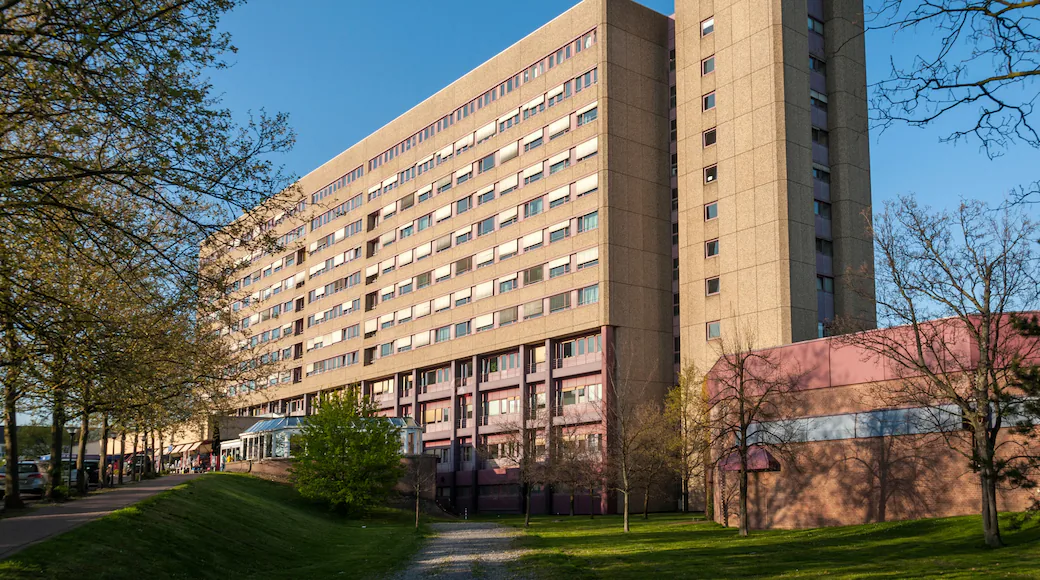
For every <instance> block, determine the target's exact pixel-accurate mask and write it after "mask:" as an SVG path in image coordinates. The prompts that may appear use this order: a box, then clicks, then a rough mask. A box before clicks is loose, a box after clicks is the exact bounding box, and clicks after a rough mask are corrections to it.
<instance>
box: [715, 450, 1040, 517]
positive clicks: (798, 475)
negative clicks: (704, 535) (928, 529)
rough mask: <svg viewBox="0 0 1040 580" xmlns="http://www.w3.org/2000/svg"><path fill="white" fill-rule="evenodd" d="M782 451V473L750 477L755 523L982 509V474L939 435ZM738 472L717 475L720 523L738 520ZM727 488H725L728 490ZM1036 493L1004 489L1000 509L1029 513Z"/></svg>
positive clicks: (750, 503)
mask: <svg viewBox="0 0 1040 580" xmlns="http://www.w3.org/2000/svg"><path fill="white" fill-rule="evenodd" d="M792 447H793V449H791V450H790V452H789V453H784V454H782V455H780V454H777V455H778V457H777V458H778V459H779V460H780V463H781V469H780V471H778V472H763V473H752V474H750V476H749V485H748V487H749V494H748V510H749V512H750V519H751V526H752V527H753V528H759V529H762V528H809V527H820V526H844V525H855V524H864V523H871V522H881V521H894V520H903V519H914V518H933V517H947V516H957V515H968V514H977V513H979V510H980V509H981V504H980V501H981V500H980V487H979V479H978V476H977V475H976V474H975V473H973V472H972V471H971V469H970V468H969V466H968V460H967V459H966V458H965V457H964V456H963V455H961V454H959V453H958V452H956V451H954V450H952V449H950V447H949V446H947V445H946V444H945V443H944V442H943V441H942V440H941V439H939V438H937V437H936V436H934V435H913V436H897V437H876V438H869V439H848V440H844V441H826V442H816V443H804V444H799V445H794V446H792ZM738 477H739V474H738V473H736V472H726V473H725V474H723V475H721V476H720V477H719V478H718V483H719V486H718V487H719V489H720V491H719V492H718V494H717V502H718V503H717V505H718V507H719V509H718V513H717V520H718V521H719V522H720V523H724V524H726V523H727V516H728V525H734V526H735V525H736V523H737V510H738V503H737V502H738V499H737V497H738V496H737V493H738V492H737V485H738ZM723 489H724V491H722V490H723ZM1033 499H1040V495H1037V493H1036V491H1032V490H1023V489H1015V490H1012V489H1004V490H1001V492H1000V493H999V494H998V497H997V501H998V506H999V509H1000V510H1001V511H1022V510H1025V509H1026V508H1028V507H1029V505H1030V502H1031V501H1032V500H1033Z"/></svg>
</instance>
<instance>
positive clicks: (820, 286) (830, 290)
mask: <svg viewBox="0 0 1040 580" xmlns="http://www.w3.org/2000/svg"><path fill="white" fill-rule="evenodd" d="M816 291H817V292H825V293H827V294H834V278H831V277H830V276H817V277H816Z"/></svg>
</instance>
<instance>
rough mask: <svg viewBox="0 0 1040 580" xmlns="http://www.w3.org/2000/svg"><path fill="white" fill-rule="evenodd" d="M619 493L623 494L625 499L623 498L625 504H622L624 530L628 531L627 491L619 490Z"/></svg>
mask: <svg viewBox="0 0 1040 580" xmlns="http://www.w3.org/2000/svg"><path fill="white" fill-rule="evenodd" d="M621 495H623V496H625V500H624V503H625V506H624V514H625V531H626V532H628V530H629V528H628V492H627V491H623V492H621Z"/></svg>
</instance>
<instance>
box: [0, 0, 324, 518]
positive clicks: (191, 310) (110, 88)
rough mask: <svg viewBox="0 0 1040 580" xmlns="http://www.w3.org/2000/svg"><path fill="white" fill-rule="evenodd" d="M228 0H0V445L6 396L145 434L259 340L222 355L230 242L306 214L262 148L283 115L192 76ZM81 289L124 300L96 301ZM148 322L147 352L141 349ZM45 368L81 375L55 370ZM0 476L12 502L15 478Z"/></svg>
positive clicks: (262, 247)
mask: <svg viewBox="0 0 1040 580" xmlns="http://www.w3.org/2000/svg"><path fill="white" fill-rule="evenodd" d="M240 4H241V2H239V1H237V0H107V1H105V2H94V1H93V0H9V1H6V2H4V3H3V5H2V9H0V23H2V26H0V100H2V102H3V103H4V107H3V110H2V111H0V235H2V236H3V238H4V239H5V240H12V241H16V243H9V244H4V247H3V248H0V387H2V395H3V407H4V422H5V423H6V425H7V426H8V427H9V428H8V429H7V430H6V432H7V433H9V434H8V435H5V436H6V437H7V441H6V443H7V447H8V449H9V451H10V454H11V456H12V457H17V456H18V455H19V452H18V441H17V435H18V430H17V414H18V412H19V411H20V410H26V409H27V408H32V407H34V406H35V407H43V408H48V409H51V410H52V411H53V413H54V414H55V415H57V416H58V418H59V419H60V420H61V422H62V423H63V422H64V419H65V417H66V416H68V417H79V421H81V422H83V423H84V424H88V423H89V417H90V415H91V414H93V413H96V412H101V411H104V410H107V411H109V412H110V414H111V416H112V417H113V419H114V420H115V421H116V422H118V423H122V424H124V425H127V426H128V427H130V428H132V430H133V431H139V432H146V431H154V430H157V429H159V428H161V427H162V424H163V421H164V419H163V416H164V414H167V413H164V412H163V411H166V410H168V409H170V408H174V407H177V408H178V410H177V412H176V413H168V414H169V415H178V416H179V415H180V414H181V408H190V407H198V405H197V402H198V401H201V400H206V398H207V397H204V396H201V395H202V393H201V391H207V392H208V393H213V392H217V391H218V390H219V388H221V387H226V386H228V384H229V383H233V382H235V381H237V382H239V383H247V384H248V383H249V380H250V379H248V378H247V377H244V376H243V375H244V374H246V373H250V372H253V371H258V370H259V369H258V367H257V365H256V364H255V358H256V356H257V354H258V353H251V352H250V350H249V349H248V348H247V349H245V350H244V351H243V350H241V349H239V350H238V352H237V354H231V353H230V352H229V349H228V345H221V344H220V341H218V340H217V339H218V338H219V336H212V335H211V333H212V331H213V330H222V329H224V328H228V327H230V326H231V325H232V321H230V320H228V318H229V315H230V312H229V310H230V309H227V310H228V311H224V310H222V309H224V308H225V307H227V306H228V304H229V298H228V297H227V296H226V295H225V294H224V290H225V288H227V287H228V281H229V280H230V279H231V278H232V277H234V275H235V273H236V272H237V271H238V270H240V269H241V268H244V267H247V266H248V262H245V263H243V262H241V261H238V260H236V259H235V258H238V257H241V256H240V255H236V256H234V257H233V256H232V254H235V253H236V252H239V253H240V254H241V253H244V254H246V255H251V254H253V253H254V252H255V253H256V255H259V254H260V253H262V252H263V251H274V250H278V251H280V250H281V249H283V248H282V246H284V244H279V243H277V241H276V239H275V237H274V236H275V231H276V228H274V227H273V226H274V225H275V224H276V223H278V222H279V221H280V220H282V219H287V220H297V221H299V222H300V223H301V224H302V223H303V221H304V219H305V217H304V216H303V215H302V213H301V211H302V210H303V203H302V199H301V197H300V195H299V192H298V190H297V188H295V187H287V186H288V185H289V184H290V183H291V181H292V180H291V179H289V178H288V177H287V176H285V175H283V174H282V173H281V171H280V170H279V169H278V168H277V167H276V166H275V165H274V164H273V163H272V158H271V154H276V153H280V152H284V151H286V150H287V149H289V148H290V147H291V145H292V144H293V140H294V137H293V134H292V132H291V130H290V129H289V128H288V126H287V123H286V117H285V116H284V115H275V116H267V115H264V114H262V113H261V114H260V115H258V116H257V117H256V118H251V119H249V120H248V121H246V122H245V123H244V124H243V123H239V122H237V120H236V119H234V118H233V115H232V113H231V111H229V110H227V109H225V108H222V107H221V104H220V98H219V96H218V95H215V94H214V93H213V90H212V86H211V85H210V83H209V80H208V79H207V77H206V75H207V71H209V70H212V69H214V68H221V67H223V66H225V62H224V60H223V59H224V57H225V55H226V54H227V53H229V52H233V51H234V50H235V49H234V47H233V46H232V44H231V42H230V38H229V37H228V35H227V34H224V33H221V32H220V31H219V29H218V26H219V21H220V18H221V17H222V16H223V15H224V14H225V13H227V12H228V11H230V10H233V9H234V8H235V7H236V6H238V5H240ZM279 192H280V193H279ZM261 204H262V207H263V210H262V211H247V210H252V209H254V208H255V207H257V206H258V205H261ZM301 218H303V219H301ZM200 247H201V248H202V254H203V255H202V259H201V260H200V259H199V254H200V250H199V249H200ZM239 277H240V276H239ZM92 281H93V282H92ZM91 284H93V285H91ZM77 289H80V290H82V291H83V294H79V293H77V291H76V290H77ZM113 290H115V292H113ZM90 294H100V295H103V296H110V295H111V296H115V297H118V299H119V300H126V302H125V304H126V306H127V307H126V308H120V309H119V311H118V312H106V311H104V310H103V309H101V308H99V307H98V306H99V305H95V304H92V303H91V301H90V300H89V298H90ZM107 302H108V303H109V304H112V303H113V302H116V300H115V299H113V300H111V301H107ZM149 303H153V304H154V305H155V306H154V307H151V308H150V307H148V305H149ZM171 303H172V304H173V305H172V306H171ZM209 303H212V307H211V306H210V305H209ZM134 308H136V309H139V310H140V312H139V313H138V314H139V315H138V316H133V315H131V316H129V317H128V316H126V314H127V313H128V312H131V314H132V313H133V309H134ZM211 315H212V317H211ZM167 320H172V321H173V322H172V323H170V324H167V323H166V321H167ZM138 321H140V323H139V322H138ZM148 322H151V323H155V322H158V324H156V325H155V326H154V327H153V328H151V329H149V328H147V327H146V326H145V324H146V323H148ZM211 325H212V326H211ZM59 333H64V337H65V338H62V337H60V336H58V334H59ZM157 337H160V338H162V340H161V341H160V343H161V344H162V346H163V347H164V349H158V348H153V349H152V350H150V347H149V346H148V344H149V342H150V341H152V340H153V339H155V338H157ZM247 338H248V337H247ZM99 339H100V340H99ZM228 342H229V341H228ZM63 343H64V346H63ZM231 346H234V345H231ZM56 347H61V348H60V349H59V350H55V348H56ZM170 347H174V348H173V350H169V348H170ZM214 355H215V356H214ZM238 363H244V364H245V366H241V365H240V364H238ZM149 364H151V365H152V366H151V367H150V366H149ZM62 366H64V367H67V368H69V369H70V371H72V372H74V374H75V376H76V377H77V379H79V380H77V381H75V382H68V381H64V380H62V381H63V382H68V384H67V385H66V384H61V385H59V384H58V383H57V382H56V381H55V380H54V378H56V377H60V375H59V374H57V373H56V372H55V371H57V370H58V369H59V368H60V367H62ZM139 373H143V376H146V377H147V380H140V379H141V378H142V375H139ZM269 373H270V369H266V370H265V371H264V373H263V374H264V375H267V374H269ZM255 374H259V373H255ZM58 388H60V389H61V390H60V391H59V390H58ZM184 399H187V400H189V401H190V403H189V404H186V405H185V404H182V402H180V401H182V400H184ZM196 410H197V409H196ZM81 455H82V454H81ZM6 486H7V494H6V498H5V502H6V505H7V506H8V507H14V506H16V505H17V504H18V502H19V494H18V489H17V479H16V478H8V480H7V482H6Z"/></svg>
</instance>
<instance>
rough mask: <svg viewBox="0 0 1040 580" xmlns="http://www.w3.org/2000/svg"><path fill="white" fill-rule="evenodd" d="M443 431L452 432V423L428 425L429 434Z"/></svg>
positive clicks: (441, 422) (440, 422) (442, 422)
mask: <svg viewBox="0 0 1040 580" xmlns="http://www.w3.org/2000/svg"><path fill="white" fill-rule="evenodd" d="M441 431H451V422H450V421H438V422H437V423H427V424H426V432H427V433H439V432H441Z"/></svg>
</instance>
